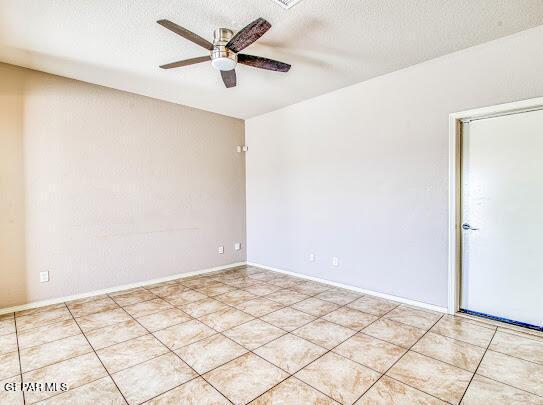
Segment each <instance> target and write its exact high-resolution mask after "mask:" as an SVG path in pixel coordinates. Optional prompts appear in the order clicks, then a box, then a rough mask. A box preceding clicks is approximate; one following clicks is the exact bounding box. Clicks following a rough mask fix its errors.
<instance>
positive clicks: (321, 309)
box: [291, 298, 339, 317]
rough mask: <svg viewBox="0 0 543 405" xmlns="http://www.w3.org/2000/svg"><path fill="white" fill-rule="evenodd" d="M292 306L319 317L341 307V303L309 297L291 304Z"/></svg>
mask: <svg viewBox="0 0 543 405" xmlns="http://www.w3.org/2000/svg"><path fill="white" fill-rule="evenodd" d="M291 307H292V308H294V309H297V310H298V311H302V312H305V313H306V314H309V315H313V316H317V317H319V316H323V315H326V314H328V313H330V312H332V311H333V310H335V309H337V308H339V305H337V304H334V303H333V302H329V301H323V300H319V299H317V298H308V299H306V300H303V301H300V302H297V303H296V304H293V305H291Z"/></svg>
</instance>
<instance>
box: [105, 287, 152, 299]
mask: <svg viewBox="0 0 543 405" xmlns="http://www.w3.org/2000/svg"><path fill="white" fill-rule="evenodd" d="M141 290H145V288H143V287H132V288H125V289H122V290H119V291H114V292H111V293H109V294H106V296H108V297H110V298H114V297H118V296H120V295H126V294H130V293H133V292H134V293H135V292H138V291H141Z"/></svg>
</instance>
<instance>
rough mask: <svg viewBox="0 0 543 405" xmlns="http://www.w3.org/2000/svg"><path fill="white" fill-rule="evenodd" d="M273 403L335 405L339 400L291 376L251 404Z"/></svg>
mask: <svg viewBox="0 0 543 405" xmlns="http://www.w3.org/2000/svg"><path fill="white" fill-rule="evenodd" d="M273 404H277V405H279V404H281V405H302V404H303V405H334V404H337V402H336V401H334V400H333V399H332V398H329V397H327V396H326V395H324V394H322V393H321V392H319V391H317V390H316V389H314V388H313V387H310V386H309V385H307V384H306V383H304V382H302V381H300V380H298V379H297V378H295V377H290V378H289V379H287V380H285V381H283V382H282V383H281V384H279V385H277V386H276V387H273V388H272V389H271V390H269V391H268V392H266V393H264V394H263V395H261V396H260V397H258V398H257V399H255V400H254V401H253V402H251V405H273Z"/></svg>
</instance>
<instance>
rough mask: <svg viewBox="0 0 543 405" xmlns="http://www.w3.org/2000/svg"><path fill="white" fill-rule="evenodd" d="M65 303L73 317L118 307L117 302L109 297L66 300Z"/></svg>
mask: <svg viewBox="0 0 543 405" xmlns="http://www.w3.org/2000/svg"><path fill="white" fill-rule="evenodd" d="M66 305H67V306H68V309H69V310H70V312H71V313H72V315H73V316H74V317H81V316H85V315H90V314H95V313H96V312H103V311H110V310H112V309H115V308H118V307H119V306H118V305H117V303H116V302H115V301H113V300H112V299H111V298H109V297H106V298H102V299H99V300H92V301H85V302H67V303H66Z"/></svg>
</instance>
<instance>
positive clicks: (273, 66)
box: [238, 53, 290, 72]
mask: <svg viewBox="0 0 543 405" xmlns="http://www.w3.org/2000/svg"><path fill="white" fill-rule="evenodd" d="M238 63H243V64H244V65H247V66H252V67H255V68H259V69H267V70H273V71H275V72H288V71H289V70H290V65H289V64H288V63H283V62H279V61H278V60H273V59H268V58H262V57H260V56H253V55H247V54H243V53H240V54H239V55H238Z"/></svg>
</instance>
